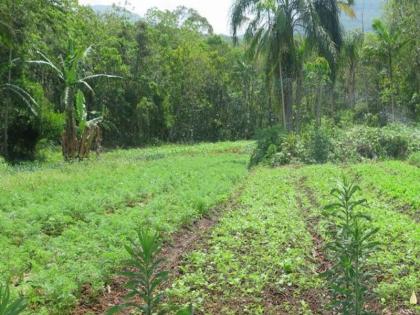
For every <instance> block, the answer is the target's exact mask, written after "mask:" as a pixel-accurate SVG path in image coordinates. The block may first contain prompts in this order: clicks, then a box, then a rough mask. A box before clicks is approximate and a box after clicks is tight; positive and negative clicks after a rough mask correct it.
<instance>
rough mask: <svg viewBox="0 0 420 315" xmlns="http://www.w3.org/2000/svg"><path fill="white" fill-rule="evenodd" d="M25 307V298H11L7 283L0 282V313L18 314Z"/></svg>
mask: <svg viewBox="0 0 420 315" xmlns="http://www.w3.org/2000/svg"><path fill="white" fill-rule="evenodd" d="M25 308H26V302H25V299H24V298H22V297H19V298H17V299H15V300H13V299H12V298H11V296H10V289H9V285H8V284H7V283H6V284H5V285H3V284H0V315H18V314H20V313H22V312H23V311H24V310H25Z"/></svg>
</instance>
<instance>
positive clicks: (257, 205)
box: [169, 169, 321, 314]
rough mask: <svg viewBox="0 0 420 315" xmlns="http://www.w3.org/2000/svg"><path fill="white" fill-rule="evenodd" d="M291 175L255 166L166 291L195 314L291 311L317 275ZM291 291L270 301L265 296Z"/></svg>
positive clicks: (304, 303) (317, 284)
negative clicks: (191, 306) (236, 202)
mask: <svg viewBox="0 0 420 315" xmlns="http://www.w3.org/2000/svg"><path fill="white" fill-rule="evenodd" d="M291 180H292V177H291V174H288V173H284V172H281V171H272V170H268V169H258V170H256V171H255V172H254V173H253V174H252V175H251V177H250V178H249V179H248V181H247V183H246V186H245V190H244V191H243V194H242V195H241V198H240V204H239V205H238V206H237V207H235V208H234V209H232V211H230V212H227V213H226V214H225V215H224V216H223V217H222V218H221V220H220V223H219V224H218V225H217V226H216V228H215V229H214V230H213V232H212V234H211V237H210V238H209V239H208V241H206V242H205V243H204V244H202V246H201V248H200V249H198V250H196V251H194V252H192V253H190V254H188V256H187V257H186V259H185V262H184V264H183V266H182V276H180V277H179V278H178V279H177V280H176V281H175V283H174V284H173V286H172V287H171V288H170V290H169V293H170V295H171V296H172V297H173V298H175V299H179V300H180V301H182V302H183V303H187V302H193V303H194V305H195V306H196V308H197V309H198V310H199V313H206V314H264V313H267V312H268V313H270V312H271V313H276V312H279V311H283V312H288V313H290V314H298V313H300V312H301V311H302V310H304V309H308V307H309V306H308V301H305V300H304V299H302V301H301V298H299V296H300V295H301V293H302V292H303V291H304V290H305V289H309V288H317V287H320V283H321V280H320V279H319V277H318V275H317V274H316V273H315V271H314V270H315V266H314V263H313V261H312V260H311V259H309V257H308V256H309V255H310V253H311V248H312V239H311V236H310V234H309V233H308V231H307V230H306V226H305V222H304V220H303V218H302V214H301V210H300V209H299V207H298V205H297V200H296V192H295V191H294V189H293V187H292V186H291V185H290V181H291ZM273 295H275V296H282V295H283V296H288V295H290V296H291V300H293V299H294V298H296V297H297V298H296V299H297V301H298V303H292V302H290V301H289V300H288V299H287V298H285V299H284V300H283V301H282V302H281V303H276V304H274V303H272V304H271V305H270V303H269V300H270V297H271V296H273Z"/></svg>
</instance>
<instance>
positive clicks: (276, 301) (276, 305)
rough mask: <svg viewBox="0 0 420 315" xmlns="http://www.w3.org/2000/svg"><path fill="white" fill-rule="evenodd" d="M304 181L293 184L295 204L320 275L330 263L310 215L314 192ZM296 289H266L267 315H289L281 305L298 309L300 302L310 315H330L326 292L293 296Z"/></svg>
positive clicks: (314, 202)
mask: <svg viewBox="0 0 420 315" xmlns="http://www.w3.org/2000/svg"><path fill="white" fill-rule="evenodd" d="M305 181H306V178H305V177H301V178H300V179H299V180H298V181H297V182H296V183H295V184H294V186H295V187H296V189H295V191H296V193H297V195H296V202H297V206H298V209H299V210H300V212H301V213H302V217H303V219H304V221H305V224H306V228H307V230H308V232H309V233H310V235H311V237H312V242H313V245H314V248H313V250H312V259H313V261H314V262H315V265H316V267H317V268H316V272H317V273H322V272H324V271H326V270H327V269H328V268H329V267H330V266H331V263H330V262H329V261H328V260H327V259H326V257H325V255H324V252H323V247H324V241H323V239H322V237H321V236H320V235H319V234H318V233H317V232H316V226H317V225H318V222H319V218H318V217H313V216H311V215H310V212H311V209H310V208H311V207H313V208H318V207H319V203H318V200H317V199H316V197H315V194H314V192H313V191H312V190H311V189H310V188H309V187H308V186H307V185H305ZM304 196H305V197H306V198H307V199H308V200H309V203H310V204H309V205H305V204H304V200H303V197H304ZM296 289H297V288H293V287H291V288H289V289H287V290H286V291H285V292H282V293H281V294H279V293H276V292H275V291H273V290H271V289H270V288H268V289H267V290H266V292H264V300H265V308H266V310H267V314H281V315H287V314H290V312H289V311H288V310H284V309H282V306H281V305H282V304H286V305H292V306H294V307H296V308H299V305H300V304H301V301H302V300H303V301H305V302H306V303H307V304H308V306H309V308H310V310H311V312H312V314H320V315H321V314H322V315H324V314H325V315H326V314H331V312H328V311H326V309H327V307H326V305H327V303H328V300H329V299H328V294H327V292H326V290H320V289H308V290H305V291H303V292H301V293H300V294H299V295H297V294H294V291H295V290H296ZM274 310H275V311H274ZM273 312H275V313H273Z"/></svg>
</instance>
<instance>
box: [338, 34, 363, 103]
mask: <svg viewBox="0 0 420 315" xmlns="http://www.w3.org/2000/svg"><path fill="white" fill-rule="evenodd" d="M363 40H364V36H363V33H361V32H357V31H356V32H351V33H348V34H347V36H346V37H345V38H344V43H343V49H342V61H343V63H344V64H345V66H346V68H347V70H348V78H347V94H348V96H347V98H348V102H349V104H350V106H351V107H354V105H355V103H356V95H355V93H356V70H357V66H358V63H359V60H360V52H361V48H362V45H363Z"/></svg>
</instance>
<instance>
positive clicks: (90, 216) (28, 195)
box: [0, 142, 420, 314]
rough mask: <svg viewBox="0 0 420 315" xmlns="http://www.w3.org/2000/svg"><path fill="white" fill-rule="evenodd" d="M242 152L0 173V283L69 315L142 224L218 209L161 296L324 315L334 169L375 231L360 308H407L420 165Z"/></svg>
mask: <svg viewBox="0 0 420 315" xmlns="http://www.w3.org/2000/svg"><path fill="white" fill-rule="evenodd" d="M252 147H253V143H251V142H230V143H218V144H199V145H194V146H186V145H185V146H180V145H179V146H175V145H171V146H163V147H156V148H148V149H133V150H118V151H112V152H109V153H106V154H104V155H103V156H101V157H100V158H99V159H91V160H89V161H85V162H81V163H74V164H69V163H58V162H56V163H53V162H51V163H44V164H40V165H37V166H33V165H32V166H23V167H19V168H17V167H3V168H2V169H1V171H0V175H1V182H0V252H1V255H0V276H1V278H3V280H5V279H7V278H9V277H11V282H12V283H13V286H12V292H13V294H14V295H15V294H17V293H22V294H24V295H25V297H26V298H27V299H28V302H29V308H27V310H26V313H27V314H71V313H72V312H73V310H74V308H75V307H76V305H77V304H78V301H80V300H81V299H82V298H83V299H84V300H89V301H91V302H90V303H93V304H94V303H97V302H98V301H99V299H100V296H101V295H102V294H103V292H104V291H105V288H106V286H107V285H108V284H109V283H111V282H112V279H113V277H114V276H115V273H116V272H117V271H118V270H120V269H121V268H123V262H124V260H125V259H126V258H127V253H126V250H125V248H124V244H126V238H127V237H129V236H132V235H133V234H134V232H135V231H136V230H137V229H139V228H144V227H146V226H147V227H152V228H153V229H155V230H157V231H159V233H161V235H163V237H164V238H165V239H167V240H169V241H170V240H171V235H172V233H174V232H176V231H178V230H179V229H180V228H182V227H183V226H186V225H188V224H190V223H192V222H193V221H195V220H199V219H200V218H202V217H205V216H207V215H208V213H209V211H210V209H212V208H215V207H217V206H218V205H221V204H226V205H227V206H226V207H224V208H223V211H219V212H218V213H217V215H218V221H215V222H214V225H213V226H211V227H210V228H209V231H208V232H207V233H205V235H204V237H202V238H200V239H199V240H197V242H196V244H195V245H194V247H193V248H192V249H191V250H187V251H186V252H184V253H182V259H180V261H179V262H178V265H179V266H178V268H179V272H178V273H177V274H176V275H175V276H173V277H172V278H171V280H170V284H169V286H168V287H167V289H166V293H167V296H168V298H169V299H171V300H173V301H176V302H177V303H182V304H187V303H192V304H193V305H194V306H195V308H196V312H197V313H198V314H328V311H327V306H326V305H327V304H328V302H329V295H328V292H327V290H326V287H327V284H326V280H325V279H324V277H323V276H322V271H324V269H325V268H326V261H325V257H323V254H322V252H323V245H324V244H323V242H326V240H328V237H329V236H328V235H327V234H326V222H325V220H326V219H325V218H324V217H323V216H321V212H322V209H323V207H324V206H325V205H326V204H328V203H329V202H330V201H331V197H330V194H329V193H330V190H331V189H332V188H333V187H334V186H335V184H336V181H337V180H338V179H339V178H340V176H342V175H343V174H347V175H349V176H354V177H357V178H358V181H359V184H360V186H361V188H362V191H361V193H360V195H361V196H363V197H364V198H366V199H367V200H368V205H367V207H365V208H364V210H363V211H365V212H366V214H369V215H370V216H371V217H372V222H371V224H372V226H374V227H378V228H379V232H378V233H377V234H376V235H375V238H376V240H377V241H378V242H379V243H380V245H379V247H378V249H377V250H376V251H375V253H374V254H373V255H372V256H370V257H369V260H368V262H367V264H368V266H369V268H370V269H371V270H372V271H373V273H374V277H373V279H372V281H371V283H370V287H369V290H370V292H371V293H372V298H371V302H370V303H371V304H369V305H368V306H367V308H368V309H369V308H370V309H372V310H373V311H374V312H377V311H378V310H380V311H381V312H384V314H415V312H417V311H419V308H418V307H417V306H414V305H411V304H410V297H411V295H412V293H413V292H417V293H418V292H419V281H420V280H419V279H420V278H419V274H420V261H419V258H420V227H419V223H418V219H419V207H420V200H419V196H420V185H419V183H420V180H419V179H420V169H419V168H417V167H415V166H411V165H409V164H408V163H406V162H403V161H387V162H377V163H363V164H353V165H346V166H337V165H332V164H325V165H313V166H311V165H309V166H285V167H279V168H271V167H264V166H258V167H256V168H254V169H252V170H248V169H247V163H248V160H249V153H250V150H251V149H252ZM213 215H214V214H213ZM191 228H192V229H194V225H192V226H191ZM194 232H195V231H194V230H192V231H191V233H194ZM86 285H88V286H89V287H90V291H89V293H86V292H85V291H84V290H83V288H85V287H86ZM86 294H89V295H90V296H89V297H88V299H87V297H86V296H85V295H86Z"/></svg>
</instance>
